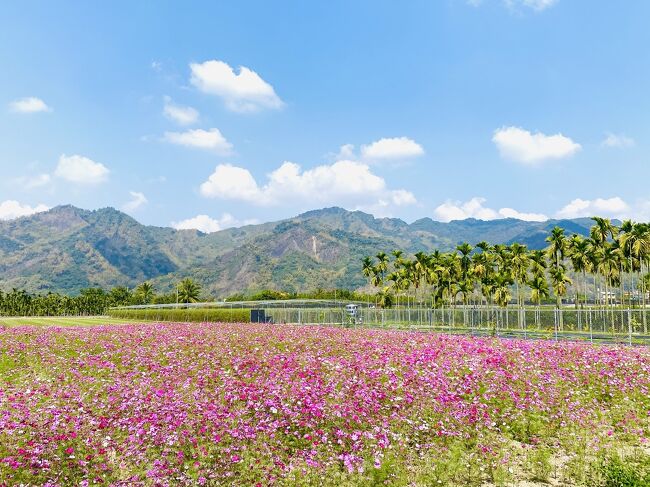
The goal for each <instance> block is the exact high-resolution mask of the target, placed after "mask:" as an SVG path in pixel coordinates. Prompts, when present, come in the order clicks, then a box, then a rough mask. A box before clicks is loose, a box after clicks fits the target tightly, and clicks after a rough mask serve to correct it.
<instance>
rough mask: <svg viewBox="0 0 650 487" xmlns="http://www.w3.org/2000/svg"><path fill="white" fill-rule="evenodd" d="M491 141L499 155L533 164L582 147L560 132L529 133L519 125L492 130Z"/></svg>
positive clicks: (567, 155)
mask: <svg viewBox="0 0 650 487" xmlns="http://www.w3.org/2000/svg"><path fill="white" fill-rule="evenodd" d="M492 141H493V142H494V143H495V145H496V146H497V148H498V149H499V152H500V153H501V156H502V157H504V158H506V159H511V160H513V161H516V162H521V163H522V164H527V165H535V164H538V163H540V162H542V161H544V160H548V159H562V158H565V157H569V156H571V155H573V154H575V153H576V152H578V151H579V150H580V149H581V148H582V147H581V146H580V144H578V143H576V142H574V141H573V140H571V139H570V138H569V137H565V136H564V135H562V134H555V135H545V134H543V133H541V132H537V133H535V134H532V133H530V132H529V131H528V130H524V129H522V128H519V127H502V128H500V129H497V130H496V131H495V132H494V136H493V137H492Z"/></svg>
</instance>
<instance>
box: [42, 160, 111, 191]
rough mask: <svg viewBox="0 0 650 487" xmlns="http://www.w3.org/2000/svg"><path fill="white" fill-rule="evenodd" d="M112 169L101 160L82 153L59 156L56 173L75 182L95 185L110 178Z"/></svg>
mask: <svg viewBox="0 0 650 487" xmlns="http://www.w3.org/2000/svg"><path fill="white" fill-rule="evenodd" d="M109 173H110V171H109V170H108V168H107V167H106V166H104V165H103V164H102V163H101V162H95V161H93V160H92V159H89V158H88V157H84V156H80V155H72V156H66V155H65V154H62V155H61V157H59V163H58V165H57V166H56V170H55V171H54V175H55V176H57V177H59V178H61V179H65V180H66V181H68V182H71V183H75V184H86V185H93V184H99V183H103V182H104V181H106V180H107V179H108V174H109Z"/></svg>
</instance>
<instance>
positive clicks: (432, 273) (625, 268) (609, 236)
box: [362, 217, 650, 308]
mask: <svg viewBox="0 0 650 487" xmlns="http://www.w3.org/2000/svg"><path fill="white" fill-rule="evenodd" d="M592 220H593V221H594V224H593V226H592V227H591V229H590V232H589V236H582V235H578V234H573V235H571V236H568V235H567V234H566V232H565V230H564V229H562V228H560V227H555V228H553V229H552V231H551V232H550V234H549V235H548V237H547V238H546V242H547V243H548V246H547V247H546V248H545V249H543V250H530V249H528V248H527V247H526V246H525V245H522V244H519V243H512V244H510V245H504V244H497V245H490V244H488V243H487V242H479V243H478V244H476V246H472V245H470V244H468V243H462V244H460V245H458V246H457V247H456V249H455V251H453V252H440V251H439V250H434V251H433V252H432V253H425V252H417V253H415V254H414V255H413V256H412V257H411V258H407V257H406V256H405V254H404V252H403V251H402V250H393V251H392V252H391V255H389V254H386V253H385V252H379V253H378V254H377V255H376V256H375V258H374V259H373V258H371V257H365V258H364V259H363V262H362V270H363V274H364V275H365V276H366V277H367V278H368V279H369V281H370V283H371V285H373V286H375V287H377V288H378V290H379V292H378V293H377V295H378V298H379V301H380V304H382V305H384V306H390V305H392V302H393V301H394V299H397V300H398V301H399V299H400V298H401V299H405V300H406V301H407V303H409V302H410V300H418V301H422V300H425V301H426V302H430V304H431V306H433V307H441V306H446V305H454V304H460V303H462V304H465V305H468V304H475V305H478V304H485V305H498V306H501V307H507V306H508V304H509V303H510V302H511V301H513V300H514V301H515V302H516V304H517V306H518V307H519V308H521V307H523V306H524V304H525V302H526V301H527V300H528V301H529V302H532V303H533V304H535V305H537V306H538V307H539V305H540V304H541V303H543V302H546V301H548V300H549V299H550V298H551V295H553V296H554V298H555V305H556V307H557V308H560V307H561V304H562V301H563V299H564V298H565V297H566V296H567V294H568V293H569V291H573V293H574V298H575V303H576V306H581V307H585V306H587V305H588V304H590V303H593V304H595V305H600V306H604V307H605V308H608V307H611V306H612V305H613V304H615V303H620V304H621V305H628V306H636V305H642V306H643V307H644V308H645V305H646V301H647V296H648V290H649V289H650V273H649V272H648V271H649V269H650V224H647V223H635V222H632V221H629V220H627V221H624V222H623V223H622V224H621V225H620V226H616V225H614V224H613V223H612V222H611V221H610V220H609V219H606V218H600V217H594V218H593V219H592ZM571 272H572V273H573V274H571ZM574 281H575V282H574ZM590 295H591V299H590Z"/></svg>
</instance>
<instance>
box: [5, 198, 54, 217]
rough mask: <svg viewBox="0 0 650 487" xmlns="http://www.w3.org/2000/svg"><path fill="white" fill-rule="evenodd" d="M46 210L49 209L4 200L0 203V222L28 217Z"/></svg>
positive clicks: (42, 206) (41, 205)
mask: <svg viewBox="0 0 650 487" xmlns="http://www.w3.org/2000/svg"><path fill="white" fill-rule="evenodd" d="M47 210H49V208H48V207H47V206H45V205H43V204H40V205H36V206H34V207H32V206H29V205H21V204H20V203H19V202H18V201H16V200H6V201H3V202H2V203H0V220H13V219H14V218H19V217H21V216H29V215H33V214H34V213H40V212H42V211H47Z"/></svg>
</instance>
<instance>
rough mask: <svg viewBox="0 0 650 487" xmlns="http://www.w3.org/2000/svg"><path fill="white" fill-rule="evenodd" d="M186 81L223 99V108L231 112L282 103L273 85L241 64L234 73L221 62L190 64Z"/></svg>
mask: <svg viewBox="0 0 650 487" xmlns="http://www.w3.org/2000/svg"><path fill="white" fill-rule="evenodd" d="M190 69H191V71H192V77H191V79H190V82H191V83H192V84H193V85H194V86H196V87H197V88H198V89H199V90H201V91H203V92H204V93H209V94H212V95H217V96H219V97H221V98H223V100H224V102H225V103H226V107H227V108H228V109H229V110H232V111H235V112H255V111H258V110H261V109H263V108H272V109H279V108H282V106H284V103H283V102H282V100H280V98H279V97H278V96H277V95H276V94H275V90H274V89H273V86H271V85H270V84H269V83H267V82H266V81H264V80H263V79H262V78H261V77H260V76H259V75H258V74H257V73H256V72H255V71H253V70H251V69H249V68H246V67H244V66H240V67H239V73H235V71H234V70H233V68H231V67H230V66H229V65H228V64H227V63H224V62H223V61H216V60H212V61H206V62H204V63H192V64H190Z"/></svg>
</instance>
